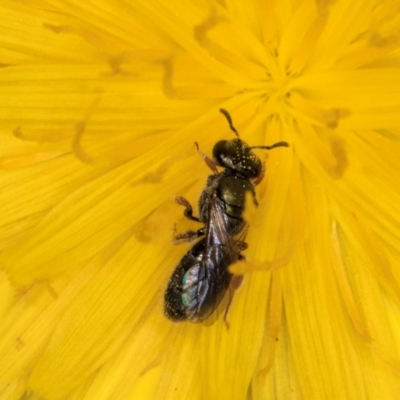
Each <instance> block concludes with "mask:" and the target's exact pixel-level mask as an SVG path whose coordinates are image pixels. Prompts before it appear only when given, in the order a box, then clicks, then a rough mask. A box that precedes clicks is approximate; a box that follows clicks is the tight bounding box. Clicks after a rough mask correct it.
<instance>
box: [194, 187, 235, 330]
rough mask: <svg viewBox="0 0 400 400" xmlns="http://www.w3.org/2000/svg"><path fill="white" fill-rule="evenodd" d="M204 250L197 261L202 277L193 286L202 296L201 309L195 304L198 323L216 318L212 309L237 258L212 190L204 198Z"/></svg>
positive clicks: (224, 218) (217, 301) (210, 322)
mask: <svg viewBox="0 0 400 400" xmlns="http://www.w3.org/2000/svg"><path fill="white" fill-rule="evenodd" d="M204 250H205V251H204V255H205V257H204V259H203V260H202V262H201V269H202V271H203V280H202V283H201V284H199V285H198V287H197V289H198V291H199V292H198V298H199V299H200V298H202V301H200V302H199V306H200V305H201V311H200V307H199V312H198V315H199V320H200V321H201V322H203V323H204V322H205V324H206V325H209V324H212V323H213V322H215V320H216V319H217V317H218V314H217V313H215V314H213V312H214V311H215V310H217V309H218V305H219V304H220V303H221V301H222V299H223V298H224V296H225V294H226V291H227V289H228V287H229V283H230V281H231V279H232V275H231V273H230V272H229V271H228V267H229V265H231V264H233V263H234V262H235V261H237V260H238V258H239V249H238V248H237V245H236V240H235V239H234V238H233V237H232V236H231V235H230V234H229V232H228V227H227V215H226V213H225V208H224V205H223V202H222V201H221V200H220V199H219V198H218V197H217V195H216V193H211V194H210V196H209V198H208V221H207V225H206V234H205V246H204ZM205 288H206V292H207V296H204V297H202V296H201V293H200V292H201V291H202V290H204V289H205ZM212 315H214V318H213V317H212ZM209 317H211V318H209Z"/></svg>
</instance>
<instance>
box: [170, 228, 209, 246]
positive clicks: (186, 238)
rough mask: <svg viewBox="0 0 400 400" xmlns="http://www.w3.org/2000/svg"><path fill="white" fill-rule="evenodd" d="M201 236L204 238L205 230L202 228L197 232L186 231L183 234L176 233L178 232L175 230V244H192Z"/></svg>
mask: <svg viewBox="0 0 400 400" xmlns="http://www.w3.org/2000/svg"><path fill="white" fill-rule="evenodd" d="M201 236H204V228H201V229H199V230H197V231H186V232H182V233H176V230H174V240H173V243H174V244H179V243H183V242H192V241H193V240H196V239H198V238H199V237H201Z"/></svg>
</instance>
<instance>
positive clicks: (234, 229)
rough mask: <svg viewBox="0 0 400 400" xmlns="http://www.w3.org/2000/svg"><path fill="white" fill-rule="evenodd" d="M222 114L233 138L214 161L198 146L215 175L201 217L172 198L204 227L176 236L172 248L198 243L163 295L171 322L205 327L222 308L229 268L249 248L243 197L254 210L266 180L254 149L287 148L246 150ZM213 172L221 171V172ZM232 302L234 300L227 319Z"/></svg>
mask: <svg viewBox="0 0 400 400" xmlns="http://www.w3.org/2000/svg"><path fill="white" fill-rule="evenodd" d="M220 112H221V113H222V114H223V115H224V116H225V117H226V119H227V121H228V124H229V127H230V129H231V130H232V131H233V132H234V133H235V135H236V139H233V140H221V141H219V142H217V143H216V144H215V145H214V148H213V159H210V158H209V157H208V156H207V155H205V154H203V153H201V152H200V151H199V148H198V145H197V143H196V147H197V150H198V151H199V153H200V155H201V156H202V157H203V159H204V161H205V163H206V164H207V165H208V166H209V168H210V169H211V170H212V171H213V174H212V175H210V176H209V177H208V179H207V183H206V187H205V188H204V189H203V191H202V193H201V195H200V199H199V217H195V216H194V215H193V208H192V206H191V204H190V203H189V201H188V200H186V199H185V198H183V197H177V198H176V202H177V203H178V204H180V205H182V206H184V207H185V210H184V215H185V217H187V218H189V219H190V220H193V221H196V222H199V223H201V224H203V227H202V228H200V229H198V230H197V231H187V232H183V233H180V234H177V235H176V236H175V242H176V243H179V242H183V241H192V240H198V241H197V242H196V243H195V244H194V246H193V247H192V248H191V249H190V250H189V251H188V252H187V253H186V254H185V256H184V257H183V258H182V260H181V261H180V262H179V264H178V265H177V267H176V268H175V270H174V272H173V273H172V276H171V278H170V280H169V282H168V285H167V289H166V291H165V294H164V311H165V315H166V317H167V318H169V319H170V320H172V321H174V322H178V321H184V320H189V321H191V322H204V321H206V320H207V319H208V318H209V317H210V316H211V315H212V313H213V312H214V311H215V310H216V309H217V307H218V306H219V304H220V303H221V301H222V299H223V298H224V296H225V294H226V292H227V290H228V288H229V286H230V285H231V282H232V279H233V275H232V274H231V273H230V272H229V270H228V267H229V266H230V265H232V264H234V263H235V262H236V261H238V260H243V259H244V257H243V255H242V254H241V251H243V250H245V249H246V248H247V243H245V241H244V238H245V235H246V232H247V224H246V221H245V220H244V218H243V212H244V209H245V199H246V196H247V194H248V193H250V195H251V196H252V198H253V201H254V203H255V204H256V205H257V199H256V194H255V190H254V188H255V186H256V185H257V184H259V183H260V182H261V180H262V178H263V175H264V173H263V165H262V162H261V160H260V158H259V157H258V156H257V155H256V154H255V153H254V152H253V151H252V150H253V149H266V150H271V149H273V148H276V147H288V146H289V144H288V143H287V142H278V143H275V144H273V145H271V146H253V147H250V146H249V145H248V144H247V143H245V142H243V141H242V140H241V139H240V137H239V133H238V132H237V130H236V129H235V127H234V126H233V123H232V119H231V116H230V115H229V113H228V112H227V111H226V110H224V109H221V110H220ZM217 167H222V168H223V170H222V171H221V172H219V171H218V168H217ZM231 299H232V296H230V299H229V303H228V307H227V309H226V311H225V315H226V313H227V310H228V308H229V304H230V301H231Z"/></svg>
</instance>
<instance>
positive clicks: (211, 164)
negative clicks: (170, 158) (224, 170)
mask: <svg viewBox="0 0 400 400" xmlns="http://www.w3.org/2000/svg"><path fill="white" fill-rule="evenodd" d="M194 145H195V146H196V148H197V152H198V153H199V154H200V155H201V156H202V157H203V160H204V161H205V163H206V164H207V166H208V167H209V168H210V169H211V171H212V172H214V174H215V175H216V174H218V169H217V164H215V162H214V161H213V160H212V159H211V158H210V157H208V156H207V154H204V153H203V152H202V151H200V149H199V144H198V143H197V142H194Z"/></svg>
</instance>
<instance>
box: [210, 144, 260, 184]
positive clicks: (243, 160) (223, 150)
mask: <svg viewBox="0 0 400 400" xmlns="http://www.w3.org/2000/svg"><path fill="white" fill-rule="evenodd" d="M213 158H214V160H215V162H216V163H217V164H218V165H219V166H221V167H224V168H227V169H230V170H232V171H235V172H238V173H239V174H241V175H243V176H245V177H246V178H250V179H252V178H257V177H258V176H259V175H260V174H261V171H262V163H261V160H260V158H259V157H258V156H257V155H256V154H255V153H254V152H253V150H252V149H251V147H250V146H249V145H248V144H247V143H245V142H243V141H242V140H241V139H234V140H220V141H219V142H217V143H216V144H215V146H214V148H213Z"/></svg>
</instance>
